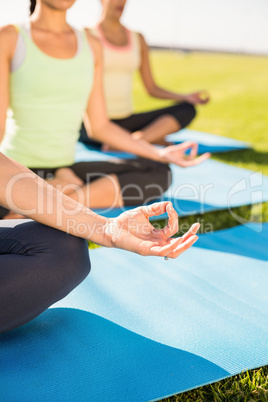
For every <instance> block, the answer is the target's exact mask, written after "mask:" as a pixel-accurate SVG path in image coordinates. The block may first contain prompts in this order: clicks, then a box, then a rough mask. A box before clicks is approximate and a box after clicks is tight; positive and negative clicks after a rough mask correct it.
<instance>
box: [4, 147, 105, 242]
mask: <svg viewBox="0 0 268 402" xmlns="http://www.w3.org/2000/svg"><path fill="white" fill-rule="evenodd" d="M0 204H1V205H3V206H5V207H6V208H9V209H11V210H13V211H16V212H18V213H20V214H22V215H24V216H26V217H28V218H31V219H34V220H36V221H37V222H40V223H43V224H45V225H47V226H51V227H54V228H56V229H60V230H62V231H64V232H68V233H71V234H73V235H75V236H80V237H84V238H86V239H88V240H89V239H90V240H92V241H94V242H96V243H98V244H101V245H104V246H109V245H111V244H109V241H107V238H105V237H104V229H105V225H106V224H107V221H108V220H107V219H106V218H104V217H102V216H100V215H97V214H95V213H94V212H93V211H91V210H90V209H88V208H86V207H84V206H83V205H81V204H79V203H77V202H76V201H74V200H72V199H71V198H69V197H67V196H65V195H64V194H63V193H62V192H60V191H58V190H56V189H55V188H54V187H52V186H51V185H50V184H48V183H47V182H45V181H44V180H42V179H41V178H39V177H38V176H37V175H36V174H35V173H33V172H31V171H30V170H29V169H27V168H26V167H24V166H22V165H21V164H20V163H18V162H15V161H13V160H12V159H10V158H7V157H6V156H4V155H3V154H2V153H0ZM79 225H80V226H79ZM85 229H86V230H85ZM83 230H84V231H85V233H84V234H83V233H82V231H83Z"/></svg>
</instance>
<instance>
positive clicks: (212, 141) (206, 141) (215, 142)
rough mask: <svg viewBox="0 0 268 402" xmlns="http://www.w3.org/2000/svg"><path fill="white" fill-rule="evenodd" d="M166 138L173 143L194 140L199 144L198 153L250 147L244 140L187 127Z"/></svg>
mask: <svg viewBox="0 0 268 402" xmlns="http://www.w3.org/2000/svg"><path fill="white" fill-rule="evenodd" d="M166 139H167V141H170V142H174V143H175V144H180V143H182V142H184V141H194V142H196V143H197V144H198V145H199V147H198V153H199V154H202V153H204V152H211V153H217V152H229V151H237V150H240V149H248V148H250V144H248V143H247V142H244V141H238V140H234V139H233V138H228V137H222V136H221V135H215V134H209V133H204V132H201V131H196V130H190V129H188V128H184V129H183V130H181V131H179V132H178V133H174V134H170V135H168V136H167V137H166Z"/></svg>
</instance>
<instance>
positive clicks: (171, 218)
mask: <svg viewBox="0 0 268 402" xmlns="http://www.w3.org/2000/svg"><path fill="white" fill-rule="evenodd" d="M166 210H167V213H168V224H167V226H165V227H164V229H162V231H163V233H164V235H165V236H166V237H167V238H168V237H171V236H173V235H174V234H176V233H177V232H178V230H179V221H178V214H177V212H176V211H175V209H174V208H173V206H172V204H171V203H169V204H168V205H167V208H166Z"/></svg>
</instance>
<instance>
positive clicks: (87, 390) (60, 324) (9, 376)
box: [0, 224, 268, 402]
mask: <svg viewBox="0 0 268 402" xmlns="http://www.w3.org/2000/svg"><path fill="white" fill-rule="evenodd" d="M257 226H258V225H249V226H247V227H246V226H240V227H237V228H233V229H228V230H225V231H220V232H216V233H212V234H207V235H202V236H200V240H199V246H198V247H192V248H191V249H190V250H188V251H187V253H185V254H183V255H182V256H181V257H180V258H179V259H177V260H174V261H173V260H169V261H168V262H166V261H164V260H163V259H160V258H156V257H147V258H144V257H140V256H138V255H134V254H129V253H127V252H124V251H121V250H115V249H103V248H101V249H96V250H91V253H90V254H91V260H92V267H93V268H92V273H91V274H90V276H89V277H88V278H87V279H86V280H85V281H84V282H83V283H82V284H81V285H80V286H79V287H78V288H77V289H76V290H75V291H73V292H72V293H71V294H70V295H69V296H68V297H66V298H65V299H64V300H62V301H61V302H59V303H57V304H56V305H55V306H54V308H51V309H49V310H48V311H46V312H45V313H43V314H42V315H41V316H40V317H38V318H37V319H35V320H34V321H33V322H31V323H29V324H27V325H25V326H24V327H22V328H20V329H17V330H14V331H12V332H10V333H8V334H4V335H0V379H1V380H0V395H1V398H2V400H5V401H12V402H14V401H22V402H24V401H25V402H26V401H31V400H38V401H48V400H51V401H70V402H71V401H72V402H73V401H80V402H83V401H85V402H86V401H93V402H95V401H96V402H97V401H98V402H99V401H102V400H107V401H109V402H145V401H153V400H159V399H162V398H164V397H165V396H169V395H173V394H176V393H180V392H184V391H186V390H189V389H192V388H195V387H199V386H201V385H204V384H208V383H211V382H214V381H217V380H220V379H222V378H226V377H228V376H232V375H234V374H237V373H240V372H241V371H243V370H246V369H251V368H256V367H260V366H262V365H266V364H268V336H267V335H268V313H267V311H268V298H267V281H268V264H267V260H268V249H267V247H266V248H265V249H264V250H262V252H261V253H259V244H260V243H262V244H267V241H268V224H264V225H263V226H260V227H259V228H257ZM229 236H230V238H231V239H232V240H233V241H236V240H237V243H236V249H237V253H236V254H234V250H231V252H228V247H229V243H228V238H229ZM241 239H243V240H241ZM253 239H254V241H252V240H253ZM196 244H198V243H196Z"/></svg>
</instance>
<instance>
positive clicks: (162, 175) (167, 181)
mask: <svg viewBox="0 0 268 402" xmlns="http://www.w3.org/2000/svg"><path fill="white" fill-rule="evenodd" d="M171 179H172V173H171V169H170V167H169V165H167V164H164V163H159V165H158V167H157V180H158V185H159V186H160V187H161V188H162V190H163V193H164V192H165V191H166V190H167V189H168V188H169V187H170V185H171Z"/></svg>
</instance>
